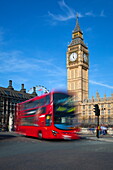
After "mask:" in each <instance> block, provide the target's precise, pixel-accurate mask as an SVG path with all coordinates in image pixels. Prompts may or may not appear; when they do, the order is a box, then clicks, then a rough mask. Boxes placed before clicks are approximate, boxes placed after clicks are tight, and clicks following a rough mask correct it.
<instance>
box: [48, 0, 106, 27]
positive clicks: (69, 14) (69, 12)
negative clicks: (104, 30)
mask: <svg viewBox="0 0 113 170" xmlns="http://www.w3.org/2000/svg"><path fill="white" fill-rule="evenodd" d="M58 4H59V7H60V8H61V10H62V11H63V12H64V14H63V15H62V14H53V13H52V12H50V11H49V12H48V15H49V16H50V17H51V18H52V19H53V20H54V21H67V20H70V19H72V18H75V15H76V13H77V14H78V17H80V18H82V17H104V16H105V14H104V10H102V11H101V12H100V14H99V15H96V14H94V12H93V11H87V12H85V13H84V14H82V13H81V12H77V11H75V10H74V9H73V8H71V7H69V6H68V5H67V4H66V3H65V1H64V0H61V1H59V2H58ZM62 11H61V12H62ZM55 24H56V22H53V25H55Z"/></svg>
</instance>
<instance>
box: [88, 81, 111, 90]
mask: <svg viewBox="0 0 113 170" xmlns="http://www.w3.org/2000/svg"><path fill="white" fill-rule="evenodd" d="M89 83H91V84H96V85H99V86H103V87H107V88H108V89H113V86H110V85H107V84H104V83H100V82H97V81H93V80H89Z"/></svg>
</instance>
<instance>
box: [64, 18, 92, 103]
mask: <svg viewBox="0 0 113 170" xmlns="http://www.w3.org/2000/svg"><path fill="white" fill-rule="evenodd" d="M88 69H89V51H88V47H87V46H86V45H85V43H84V41H83V33H82V31H81V29H80V25H79V22H78V16H76V25H75V28H74V30H73V32H72V41H71V43H70V44H69V45H68V49H67V89H68V92H70V93H72V94H73V95H74V96H75V99H76V100H77V101H79V102H83V101H84V99H88Z"/></svg>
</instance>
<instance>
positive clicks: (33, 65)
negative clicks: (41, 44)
mask: <svg viewBox="0 0 113 170" xmlns="http://www.w3.org/2000/svg"><path fill="white" fill-rule="evenodd" d="M37 58H38V57H37ZM0 63H1V64H0V72H1V73H26V74H29V73H31V72H34V71H35V72H37V73H39V72H42V73H44V75H48V76H53V77H57V76H62V77H65V75H66V70H65V69H63V68H62V67H60V66H57V64H56V62H55V61H53V60H51V59H48V60H45V59H43V60H42V59H35V58H32V57H31V58H26V57H25V56H24V54H23V53H22V52H21V51H12V52H0Z"/></svg>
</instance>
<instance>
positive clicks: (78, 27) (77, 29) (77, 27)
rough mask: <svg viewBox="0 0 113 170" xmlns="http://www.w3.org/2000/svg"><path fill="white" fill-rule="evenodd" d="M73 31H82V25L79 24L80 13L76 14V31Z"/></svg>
mask: <svg viewBox="0 0 113 170" xmlns="http://www.w3.org/2000/svg"><path fill="white" fill-rule="evenodd" d="M73 32H81V33H82V31H81V29H80V25H79V22H78V13H77V14H76V25H75V28H74V31H73Z"/></svg>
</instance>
